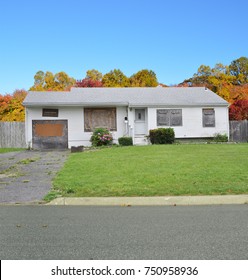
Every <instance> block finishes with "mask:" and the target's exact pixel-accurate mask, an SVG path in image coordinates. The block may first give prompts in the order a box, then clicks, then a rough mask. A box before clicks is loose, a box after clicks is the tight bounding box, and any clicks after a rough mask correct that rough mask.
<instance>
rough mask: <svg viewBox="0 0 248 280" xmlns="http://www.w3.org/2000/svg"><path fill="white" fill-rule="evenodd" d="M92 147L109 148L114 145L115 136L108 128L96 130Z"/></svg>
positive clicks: (91, 139) (92, 139)
mask: <svg viewBox="0 0 248 280" xmlns="http://www.w3.org/2000/svg"><path fill="white" fill-rule="evenodd" d="M90 142H91V143H92V146H94V147H96V146H108V145H111V144H112V143H113V136H112V134H111V133H110V132H109V131H108V130H107V129H106V128H96V129H95V130H94V132H93V135H92V136H91V138H90Z"/></svg>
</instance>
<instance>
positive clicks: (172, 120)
mask: <svg viewBox="0 0 248 280" xmlns="http://www.w3.org/2000/svg"><path fill="white" fill-rule="evenodd" d="M182 125H183V118H182V109H160V110H157V126H182Z"/></svg>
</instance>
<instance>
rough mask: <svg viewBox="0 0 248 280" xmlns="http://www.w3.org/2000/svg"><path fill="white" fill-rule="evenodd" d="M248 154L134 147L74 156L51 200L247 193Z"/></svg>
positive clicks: (230, 149) (214, 148)
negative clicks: (55, 198) (56, 197)
mask: <svg viewBox="0 0 248 280" xmlns="http://www.w3.org/2000/svg"><path fill="white" fill-rule="evenodd" d="M247 155H248V145H247V144H237V145H234V144H233V145H231V144H230V145H228V144H211V145H207V144H197V145H194V144H192V145H190V144H189V145H154V146H140V147H134V146H133V147H117V148H109V149H100V150H97V151H94V152H93V151H88V152H83V153H77V154H76V153H75V154H71V155H70V156H69V159H68V160H67V162H66V163H65V166H64V168H63V169H62V170H61V171H60V172H59V173H58V174H57V176H56V178H55V179H54V182H53V184H54V189H53V190H52V194H53V195H52V197H54V196H55V194H57V195H58V194H59V195H62V196H71V197H87V196H88V197H96V196H163V195H212V194H241V193H248V172H247V170H248V156H247ZM49 195H50V194H49ZM49 195H48V197H49Z"/></svg>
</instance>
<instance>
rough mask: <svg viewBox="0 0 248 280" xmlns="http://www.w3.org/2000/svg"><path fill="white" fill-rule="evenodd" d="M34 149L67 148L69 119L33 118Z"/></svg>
mask: <svg viewBox="0 0 248 280" xmlns="http://www.w3.org/2000/svg"><path fill="white" fill-rule="evenodd" d="M32 133H33V138H32V142H33V143H32V144H33V149H42V150H43V149H59V150H61V149H67V148H68V121H67V120H33V121H32Z"/></svg>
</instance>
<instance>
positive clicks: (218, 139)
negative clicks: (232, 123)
mask: <svg viewBox="0 0 248 280" xmlns="http://www.w3.org/2000/svg"><path fill="white" fill-rule="evenodd" d="M214 141H215V142H227V141H228V137H227V135H226V134H221V133H216V134H215V135H214Z"/></svg>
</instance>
